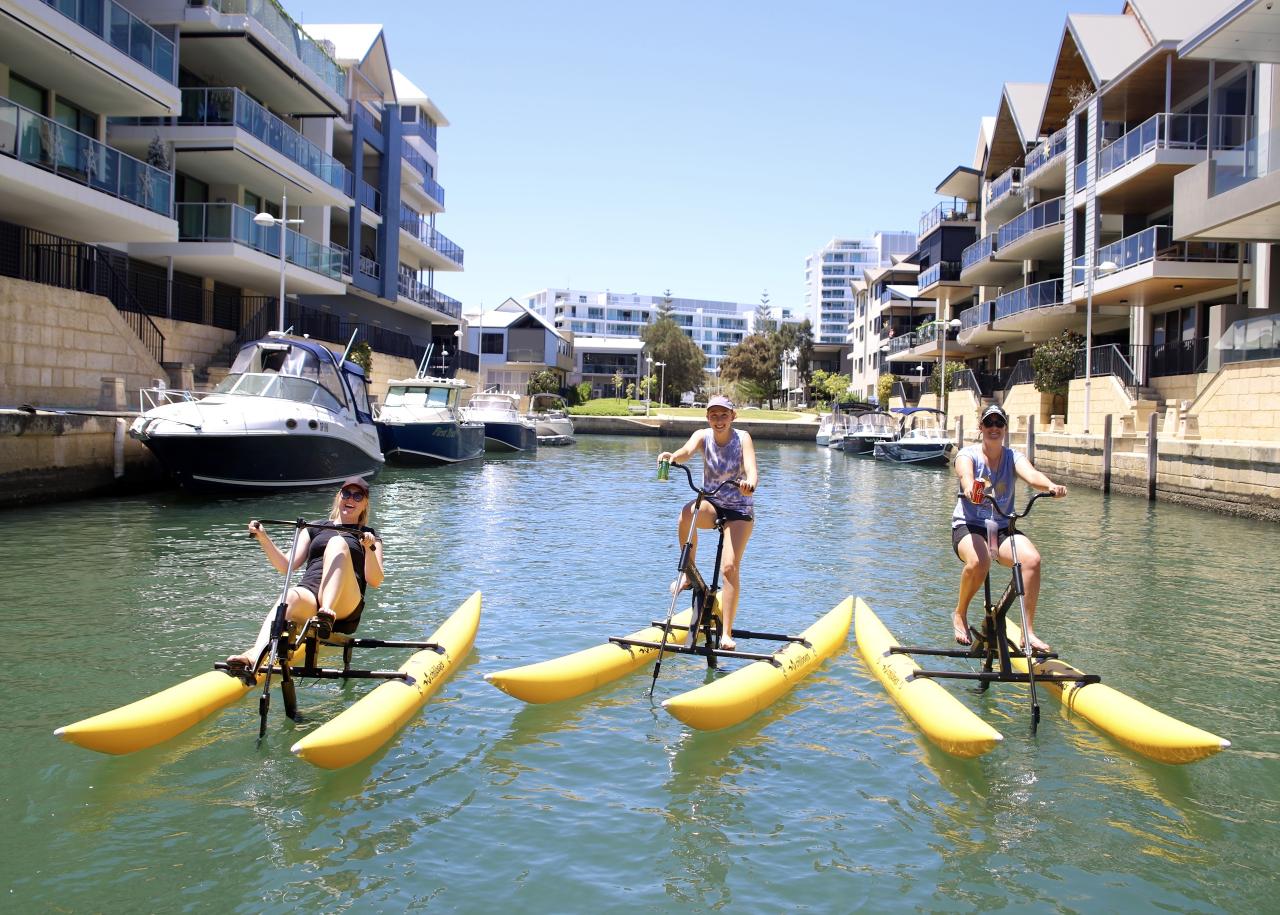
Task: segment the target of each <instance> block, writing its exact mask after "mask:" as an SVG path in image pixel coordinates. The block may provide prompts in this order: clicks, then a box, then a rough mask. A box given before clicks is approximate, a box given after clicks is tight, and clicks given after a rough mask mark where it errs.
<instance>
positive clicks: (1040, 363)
mask: <svg viewBox="0 0 1280 915" xmlns="http://www.w3.org/2000/svg"><path fill="white" fill-rule="evenodd" d="M1083 349H1084V338H1083V337H1081V336H1080V335H1079V334H1073V333H1072V332H1071V331H1069V330H1064V331H1063V332H1062V333H1061V335H1059V336H1057V337H1053V338H1051V339H1049V340H1046V341H1045V342H1044V343H1041V344H1040V345H1039V346H1037V347H1036V348H1035V352H1033V353H1032V354H1031V368H1032V369H1033V370H1034V371H1035V373H1036V380H1035V386H1036V390H1037V391H1041V392H1043V393H1045V394H1052V395H1053V403H1054V410H1055V412H1056V411H1057V410H1058V409H1059V407H1060V406H1061V408H1062V409H1063V410H1065V409H1066V404H1065V401H1066V398H1067V390H1068V388H1070V386H1071V379H1072V378H1074V377H1075V374H1076V355H1077V354H1078V353H1079V352H1080V351H1081V350H1083ZM1060 402H1062V403H1061V404H1060Z"/></svg>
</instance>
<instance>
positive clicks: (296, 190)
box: [111, 88, 355, 207]
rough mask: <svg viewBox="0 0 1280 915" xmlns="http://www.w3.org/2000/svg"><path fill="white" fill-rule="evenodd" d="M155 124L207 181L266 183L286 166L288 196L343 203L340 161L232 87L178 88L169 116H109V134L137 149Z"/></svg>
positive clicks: (347, 194)
mask: <svg viewBox="0 0 1280 915" xmlns="http://www.w3.org/2000/svg"><path fill="white" fill-rule="evenodd" d="M157 125H159V131H157ZM157 132H159V133H160V135H161V136H162V137H163V138H164V139H165V140H168V141H169V142H171V143H173V145H174V150H175V152H176V153H177V154H178V155H179V156H180V157H181V159H182V167H183V171H184V172H186V173H187V174H189V175H191V176H192V177H194V178H199V179H200V180H202V181H205V182H207V183H209V184H214V183H232V184H241V185H244V186H246V187H257V188H270V187H275V186H277V185H278V184H279V182H280V176H281V174H288V173H290V172H292V176H291V180H290V187H289V198H290V200H292V201H293V202H294V203H298V204H302V205H310V206H343V207H349V206H350V205H351V198H352V195H353V194H354V191H355V178H354V177H353V176H352V174H351V172H350V171H349V170H348V169H347V168H346V166H344V165H343V164H342V163H341V162H339V161H338V160H337V159H335V158H334V157H333V156H331V155H329V154H328V153H326V152H325V151H324V150H322V149H321V148H320V147H319V146H317V145H316V144H315V143H313V142H311V141H310V140H308V139H307V138H306V137H304V136H303V135H302V134H300V133H299V132H298V131H297V130H295V129H294V128H293V127H291V126H290V125H289V124H287V123H286V122H285V121H283V120H281V119H280V118H279V117H277V116H276V115H274V114H272V113H271V112H270V111H268V110H267V109H266V108H263V107H262V106H261V105H259V104H258V103H257V102H255V101H254V100H253V99H251V98H250V97H249V96H248V95H246V94H245V93H243V92H241V91H240V90H239V89H234V88H216V89H183V90H182V110H181V112H180V113H179V115H178V118H177V122H176V124H175V123H174V122H173V121H172V120H159V119H145V118H140V119H136V120H133V121H128V122H126V121H116V120H113V121H112V124H111V137H112V140H113V141H115V142H116V143H117V144H118V145H120V146H121V147H122V148H126V149H130V150H132V151H133V152H135V153H139V154H140V153H142V152H143V151H144V150H145V149H146V148H147V146H148V144H149V143H150V142H151V140H152V138H153V137H154V136H156V134H157ZM255 141H256V142H255ZM263 147H266V148H265V149H264V148H263ZM273 154H275V155H273ZM277 155H278V156H279V157H282V158H283V159H284V160H286V161H285V162H281V161H279V160H278V159H276V156H277ZM273 159H275V160H276V161H274V162H273V161H272V160H273ZM294 166H296V170H295V169H294V168H293V167H294ZM312 178H318V179H319V183H317V182H314V181H311V180H310V179H312Z"/></svg>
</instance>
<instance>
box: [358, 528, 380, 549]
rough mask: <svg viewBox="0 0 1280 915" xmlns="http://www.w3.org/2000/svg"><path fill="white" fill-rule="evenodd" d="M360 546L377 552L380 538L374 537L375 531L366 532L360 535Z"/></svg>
mask: <svg viewBox="0 0 1280 915" xmlns="http://www.w3.org/2000/svg"><path fill="white" fill-rule="evenodd" d="M360 545H361V546H363V547H364V548H365V549H366V550H370V551H372V552H377V547H378V538H377V537H375V536H374V535H373V531H365V532H364V533H363V534H361V535H360Z"/></svg>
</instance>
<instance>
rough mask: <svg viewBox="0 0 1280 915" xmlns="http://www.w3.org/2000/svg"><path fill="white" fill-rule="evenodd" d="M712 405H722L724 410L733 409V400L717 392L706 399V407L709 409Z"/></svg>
mask: <svg viewBox="0 0 1280 915" xmlns="http://www.w3.org/2000/svg"><path fill="white" fill-rule="evenodd" d="M712 407H724V408H725V409H726V410H733V409H734V406H733V401H732V400H730V399H729V398H727V397H725V396H724V395H723V394H717V395H716V396H715V397H712V398H711V399H710V400H708V401H707V409H708V410H710V409H711V408H712Z"/></svg>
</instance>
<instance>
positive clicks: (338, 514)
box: [329, 489, 373, 527]
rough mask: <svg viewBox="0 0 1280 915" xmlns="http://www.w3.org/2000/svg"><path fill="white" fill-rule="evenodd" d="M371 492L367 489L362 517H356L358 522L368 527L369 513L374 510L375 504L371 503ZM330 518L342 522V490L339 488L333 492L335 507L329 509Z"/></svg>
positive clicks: (336, 522) (361, 512) (337, 522)
mask: <svg viewBox="0 0 1280 915" xmlns="http://www.w3.org/2000/svg"><path fill="white" fill-rule="evenodd" d="M369 502H370V499H369V493H368V491H367V490H366V491H365V494H364V508H362V509H361V510H360V517H359V518H357V519H356V524H360V525H363V526H365V527H368V525H369V515H370V514H371V513H372V512H373V506H372V505H370V504H369ZM329 520H330V521H331V522H333V523H334V524H341V523H342V490H341V489H339V490H338V491H337V492H336V493H334V494H333V507H332V508H330V509H329Z"/></svg>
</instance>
